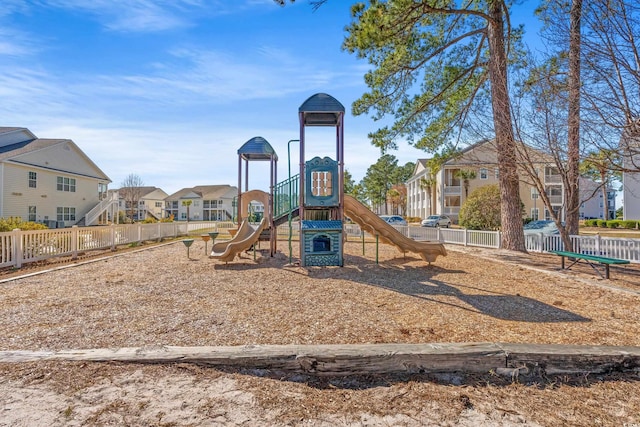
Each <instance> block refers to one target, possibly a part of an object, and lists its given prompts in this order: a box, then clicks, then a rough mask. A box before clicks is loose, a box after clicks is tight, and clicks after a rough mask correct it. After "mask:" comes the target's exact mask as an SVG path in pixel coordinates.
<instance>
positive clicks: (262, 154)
mask: <svg viewBox="0 0 640 427" xmlns="http://www.w3.org/2000/svg"><path fill="white" fill-rule="evenodd" d="M238 155H239V156H240V157H242V158H243V159H244V160H275V161H277V160H278V155H277V154H276V151H275V150H274V149H273V147H272V146H271V144H269V143H268V142H267V140H266V139H264V138H263V137H261V136H255V137H253V138H251V139H250V140H248V141H247V142H245V143H244V145H243V146H242V147H240V148H239V149H238Z"/></svg>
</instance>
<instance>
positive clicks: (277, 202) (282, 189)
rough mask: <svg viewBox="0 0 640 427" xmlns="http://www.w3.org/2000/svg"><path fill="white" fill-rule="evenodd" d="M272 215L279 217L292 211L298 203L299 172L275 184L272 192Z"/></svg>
mask: <svg viewBox="0 0 640 427" xmlns="http://www.w3.org/2000/svg"><path fill="white" fill-rule="evenodd" d="M273 193H274V194H273V217H274V218H280V217H281V216H284V215H287V214H288V213H289V212H290V211H294V210H296V209H297V208H298V205H299V204H300V203H299V202H300V198H299V195H300V174H296V175H294V176H292V177H291V179H286V180H284V181H282V182H279V183H278V184H276V187H275V189H274V192H273ZM289 193H291V194H289Z"/></svg>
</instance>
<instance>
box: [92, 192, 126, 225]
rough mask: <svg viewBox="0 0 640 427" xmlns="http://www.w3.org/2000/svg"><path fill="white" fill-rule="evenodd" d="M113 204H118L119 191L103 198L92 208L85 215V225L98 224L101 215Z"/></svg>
mask: <svg viewBox="0 0 640 427" xmlns="http://www.w3.org/2000/svg"><path fill="white" fill-rule="evenodd" d="M112 204H116V205H117V204H118V193H116V192H115V191H114V192H113V193H111V195H110V196H107V198H105V199H103V200H101V201H100V203H98V204H97V205H96V206H94V207H93V208H91V210H90V211H89V212H87V214H86V215H85V216H84V223H85V225H96V224H97V223H98V218H100V215H101V214H102V213H103V212H104V211H106V210H107V209H108V208H109V207H110V206H111V205H112Z"/></svg>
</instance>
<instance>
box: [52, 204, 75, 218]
mask: <svg viewBox="0 0 640 427" xmlns="http://www.w3.org/2000/svg"><path fill="white" fill-rule="evenodd" d="M56 213H57V217H58V221H75V220H76V208H69V207H65V206H62V207H61V206H58V207H57V208H56Z"/></svg>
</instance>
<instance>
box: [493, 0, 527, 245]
mask: <svg viewBox="0 0 640 427" xmlns="http://www.w3.org/2000/svg"><path fill="white" fill-rule="evenodd" d="M502 5H503V3H502V1H499V0H492V1H490V2H489V15H490V16H491V20H490V21H489V25H488V34H487V36H488V39H489V49H490V51H491V52H490V55H489V80H490V82H491V92H492V96H491V98H492V107H493V122H494V128H495V133H496V145H497V149H498V165H499V167H500V204H501V209H500V217H501V222H502V242H501V243H502V247H503V248H505V249H510V250H514V251H521V252H526V247H525V241H524V231H523V229H522V213H521V209H520V185H519V177H518V170H517V162H516V144H515V137H514V134H513V127H512V123H511V109H510V103H509V92H508V86H507V54H506V51H505V44H504V43H505V40H504V15H503V13H504V11H503V9H502Z"/></svg>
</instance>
